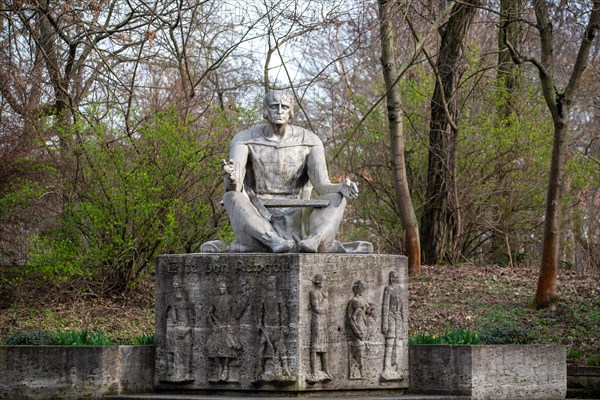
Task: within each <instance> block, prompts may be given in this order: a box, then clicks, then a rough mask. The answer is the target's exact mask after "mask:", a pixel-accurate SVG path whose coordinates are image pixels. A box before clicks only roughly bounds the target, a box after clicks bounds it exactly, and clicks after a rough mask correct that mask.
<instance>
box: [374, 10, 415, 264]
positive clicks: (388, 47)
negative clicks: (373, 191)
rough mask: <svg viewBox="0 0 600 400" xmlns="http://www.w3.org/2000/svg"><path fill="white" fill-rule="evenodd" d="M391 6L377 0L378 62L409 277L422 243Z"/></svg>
mask: <svg viewBox="0 0 600 400" xmlns="http://www.w3.org/2000/svg"><path fill="white" fill-rule="evenodd" d="M393 5H394V3H393V2H388V1H386V0H379V18H380V32H381V33H380V35H381V63H382V65H383V77H384V80H385V86H386V89H387V111H388V125H389V130H390V150H391V158H392V171H393V177H394V191H395V194H396V203H397V204H398V208H399V209H400V219H401V221H402V226H403V228H404V245H405V249H406V252H407V253H408V270H409V273H410V274H411V275H418V274H419V273H420V270H421V244H420V242H419V225H418V222H417V217H416V215H415V210H414V208H413V205H412V199H411V196H410V188H409V186H408V178H407V174H406V161H405V157H404V128H403V125H402V99H401V97H400V89H399V87H398V85H397V84H396V83H397V82H396V81H397V78H398V68H397V66H396V60H397V58H396V54H395V46H394V31H393V24H392V20H391V18H392V15H393V14H394V9H393Z"/></svg>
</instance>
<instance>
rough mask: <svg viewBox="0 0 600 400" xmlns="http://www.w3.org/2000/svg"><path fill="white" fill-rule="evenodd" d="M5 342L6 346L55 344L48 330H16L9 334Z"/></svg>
mask: <svg viewBox="0 0 600 400" xmlns="http://www.w3.org/2000/svg"><path fill="white" fill-rule="evenodd" d="M5 344H6V345H7V346H50V345H53V344H55V340H54V337H53V336H52V335H51V334H50V333H48V332H43V331H41V332H40V331H33V332H17V333H14V334H12V335H10V336H9V337H8V338H7V339H6V342H5Z"/></svg>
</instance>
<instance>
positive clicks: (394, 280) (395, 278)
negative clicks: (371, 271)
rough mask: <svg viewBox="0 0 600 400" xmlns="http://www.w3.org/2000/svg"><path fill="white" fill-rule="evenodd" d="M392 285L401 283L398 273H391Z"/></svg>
mask: <svg viewBox="0 0 600 400" xmlns="http://www.w3.org/2000/svg"><path fill="white" fill-rule="evenodd" d="M389 280H390V285H395V284H397V283H400V275H399V274H398V273H397V272H396V271H390V274H389Z"/></svg>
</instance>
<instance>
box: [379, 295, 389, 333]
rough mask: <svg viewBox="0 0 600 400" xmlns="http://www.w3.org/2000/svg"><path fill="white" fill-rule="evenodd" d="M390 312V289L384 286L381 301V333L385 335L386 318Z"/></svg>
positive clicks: (386, 330) (386, 331)
mask: <svg viewBox="0 0 600 400" xmlns="http://www.w3.org/2000/svg"><path fill="white" fill-rule="evenodd" d="M389 313H390V289H389V287H387V286H386V287H385V289H384V290H383V301H382V302H381V333H383V334H384V335H387V333H388V328H389V325H388V318H389Z"/></svg>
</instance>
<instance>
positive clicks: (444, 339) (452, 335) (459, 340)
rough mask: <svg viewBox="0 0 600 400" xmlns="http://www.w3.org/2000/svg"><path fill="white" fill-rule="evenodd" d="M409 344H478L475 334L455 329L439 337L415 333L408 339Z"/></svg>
mask: <svg viewBox="0 0 600 400" xmlns="http://www.w3.org/2000/svg"><path fill="white" fill-rule="evenodd" d="M408 343H409V344H480V343H481V341H480V340H479V337H478V336H477V334H476V333H474V332H471V331H469V330H467V329H461V328H458V329H455V330H453V331H450V332H448V333H445V334H443V335H440V336H436V335H430V334H426V333H417V334H416V335H414V336H411V337H410V338H409V339H408Z"/></svg>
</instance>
